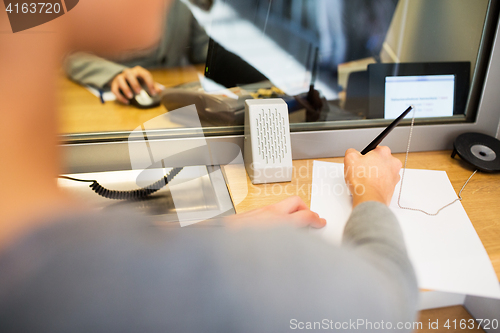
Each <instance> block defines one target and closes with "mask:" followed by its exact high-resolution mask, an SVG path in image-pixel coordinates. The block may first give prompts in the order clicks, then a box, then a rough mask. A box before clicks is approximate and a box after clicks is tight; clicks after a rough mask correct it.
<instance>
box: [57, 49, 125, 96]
mask: <svg viewBox="0 0 500 333" xmlns="http://www.w3.org/2000/svg"><path fill="white" fill-rule="evenodd" d="M125 68H127V67H126V66H123V65H120V64H117V63H114V62H112V61H109V60H106V59H103V58H100V57H98V56H95V55H93V54H88V53H83V52H77V53H73V54H71V55H69V56H68V57H67V58H66V59H65V62H64V70H65V71H66V74H67V75H68V77H69V78H70V79H72V80H73V81H76V82H78V83H80V84H84V85H91V86H94V87H96V88H100V89H102V88H104V86H105V85H106V84H107V83H108V82H109V81H111V80H112V79H113V78H114V77H115V76H116V75H118V74H119V73H121V72H122V71H123V70H124V69H125Z"/></svg>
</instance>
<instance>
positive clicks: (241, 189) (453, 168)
mask: <svg viewBox="0 0 500 333" xmlns="http://www.w3.org/2000/svg"><path fill="white" fill-rule="evenodd" d="M450 155H451V151H434V152H420V153H411V154H410V155H409V158H408V165H407V167H408V168H411V169H430V170H444V171H446V172H447V174H448V177H449V178H450V181H451V183H452V185H453V188H454V189H455V191H456V192H457V193H458V191H460V189H461V187H462V186H463V184H464V182H465V181H466V180H467V178H468V177H469V176H470V175H471V173H472V172H473V171H474V170H473V169H472V168H471V167H470V166H468V165H466V164H465V163H464V162H463V161H461V160H460V159H459V158H458V157H457V158H455V159H452V158H451V157H450ZM395 156H396V157H397V158H399V159H400V160H401V161H402V162H403V161H404V157H405V155H404V154H395ZM318 160H321V161H328V162H337V163H342V162H343V160H344V159H343V157H338V158H327V159H318ZM312 166H313V160H295V161H293V167H294V173H293V177H292V182H291V183H281V184H276V183H275V184H263V185H252V183H251V182H250V179H249V178H248V175H246V174H245V175H246V177H245V178H243V177H242V176H241V175H242V174H243V173H242V171H243V170H244V166H243V165H230V166H225V167H224V172H225V174H226V177H227V179H228V187H229V189H230V192H231V196H232V197H233V199H234V198H235V197H243V196H244V195H245V193H246V191H248V195H247V196H246V198H245V199H244V200H243V201H241V202H240V203H239V204H237V205H236V212H238V213H241V212H245V211H248V210H252V209H255V208H259V207H263V206H265V205H269V204H273V203H276V202H278V201H281V200H283V199H285V198H286V197H288V196H290V195H298V196H300V197H301V198H302V199H303V200H304V201H305V202H306V204H307V205H310V203H311V183H312ZM462 198H463V200H462V205H463V207H464V208H465V211H466V212H467V214H468V215H469V218H470V220H471V221H472V224H473V226H474V228H475V229H476V232H477V234H478V235H479V238H480V239H481V241H482V242H483V245H484V247H485V249H486V252H487V253H488V255H489V257H490V260H491V262H492V264H493V267H494V269H495V272H496V274H497V277H498V279H499V280H500V202H499V198H500V174H498V173H497V174H486V173H481V172H478V173H477V174H476V175H474V177H473V178H472V179H471V181H470V182H469V184H468V185H467V187H466V188H465V190H464V191H463V192H462Z"/></svg>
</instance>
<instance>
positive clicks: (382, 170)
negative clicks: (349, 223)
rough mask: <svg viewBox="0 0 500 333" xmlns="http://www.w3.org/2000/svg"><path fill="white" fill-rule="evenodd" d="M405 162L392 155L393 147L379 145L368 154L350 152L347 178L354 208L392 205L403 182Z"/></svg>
mask: <svg viewBox="0 0 500 333" xmlns="http://www.w3.org/2000/svg"><path fill="white" fill-rule="evenodd" d="M400 169H401V161H400V160H398V159H397V158H395V157H394V156H392V155H391V150H390V149H389V147H385V146H378V147H377V148H375V149H374V150H372V151H370V152H369V153H367V154H366V155H361V153H360V152H358V151H357V150H355V149H348V150H347V151H346V153H345V159H344V176H345V180H346V184H347V185H348V186H349V190H350V191H351V193H352V198H353V207H355V206H357V205H359V204H360V203H362V202H364V201H379V202H382V203H384V204H386V205H389V203H390V202H391V198H392V194H393V193H394V187H395V186H396V184H397V183H398V182H399V178H400V177H399V170H400Z"/></svg>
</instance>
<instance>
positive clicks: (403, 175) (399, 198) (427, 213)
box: [398, 109, 478, 216]
mask: <svg viewBox="0 0 500 333" xmlns="http://www.w3.org/2000/svg"><path fill="white" fill-rule="evenodd" d="M414 123H415V109H413V118H412V119H411V125H410V135H409V136H408V146H407V147H406V156H405V163H404V165H403V174H402V175H401V186H400V187H399V195H398V206H399V208H401V209H407V210H414V211H417V212H421V213H424V214H426V215H429V216H436V215H437V214H439V212H440V211H442V210H443V209H445V208H446V207H448V206H451V205H453V204H454V203H455V202H457V201H462V191H463V190H464V188H465V186H466V185H467V184H468V183H469V181H470V180H471V178H472V176H474V175H475V174H476V172H477V171H478V170H475V171H474V172H473V173H472V175H470V177H469V179H467V181H466V182H465V183H464V185H463V186H462V188H461V189H460V192H458V198H456V199H455V200H453V201H452V202H450V203H448V204H446V205H444V206H443V207H441V208H439V209H438V210H437V211H436V212H435V213H429V212H426V211H425V210H423V209H419V208H411V207H404V206H401V203H400V201H401V192H402V190H403V181H404V179H405V171H406V162H407V161H408V152H409V151H410V143H411V136H412V134H413V124H414Z"/></svg>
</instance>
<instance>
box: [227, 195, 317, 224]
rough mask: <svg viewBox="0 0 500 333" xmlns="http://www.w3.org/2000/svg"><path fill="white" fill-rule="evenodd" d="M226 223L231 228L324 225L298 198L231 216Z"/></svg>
mask: <svg viewBox="0 0 500 333" xmlns="http://www.w3.org/2000/svg"><path fill="white" fill-rule="evenodd" d="M226 222H228V224H229V225H232V226H242V225H247V226H270V225H275V224H276V223H286V224H292V225H294V226H297V227H308V226H310V227H313V228H322V227H324V226H325V225H326V220H325V219H322V218H320V217H319V215H318V214H316V213H314V212H313V211H311V210H310V209H309V208H308V207H307V205H306V204H305V202H304V201H303V200H302V199H301V198H300V197H298V196H294V197H290V198H287V199H285V200H283V201H280V202H278V203H276V204H273V205H269V206H266V207H263V208H258V209H255V210H252V211H249V212H246V213H242V214H236V215H232V216H230V217H228V218H226Z"/></svg>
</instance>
